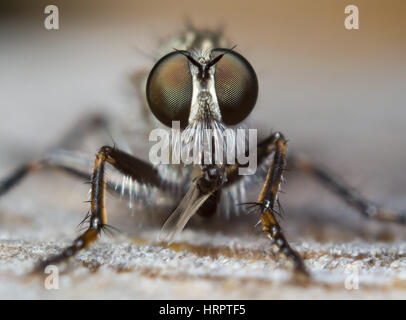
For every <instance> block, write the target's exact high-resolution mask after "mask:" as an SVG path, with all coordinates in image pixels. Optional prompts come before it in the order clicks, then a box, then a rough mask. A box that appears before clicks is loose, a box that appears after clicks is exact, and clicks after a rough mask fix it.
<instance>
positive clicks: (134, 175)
mask: <svg viewBox="0 0 406 320" xmlns="http://www.w3.org/2000/svg"><path fill="white" fill-rule="evenodd" d="M106 162H107V163H109V164H110V165H112V166H113V167H114V168H115V169H116V170H118V171H119V172H120V173H121V174H123V175H125V176H128V177H130V178H131V179H133V180H134V181H137V182H139V183H143V184H149V185H151V186H157V187H160V185H161V179H160V177H159V174H158V172H157V171H156V170H155V169H154V168H153V167H152V166H151V165H150V164H148V163H146V162H144V161H141V160H139V159H137V158H135V157H133V156H132V155H130V154H127V153H125V152H123V151H120V150H118V149H116V148H112V147H108V146H104V147H102V148H101V149H100V150H99V152H98V153H97V155H96V159H95V162H94V169H93V174H92V177H91V198H90V204H91V206H90V213H89V217H88V222H89V226H88V228H87V230H86V231H85V232H83V233H82V234H81V235H80V236H79V237H77V238H76V239H75V240H74V241H73V243H72V245H71V246H69V247H67V248H66V249H64V250H63V251H62V252H61V253H60V254H58V255H55V256H53V257H50V258H48V259H46V260H45V261H43V262H41V263H40V264H39V265H38V266H37V268H36V270H37V271H42V270H43V269H44V268H45V267H46V266H47V265H50V264H55V263H60V262H63V261H64V260H67V259H68V258H70V257H72V256H74V255H75V254H76V253H77V252H78V251H80V250H82V249H84V248H86V247H89V246H90V245H91V244H92V243H93V242H94V241H95V240H96V239H97V237H98V235H99V234H100V233H101V231H103V229H105V228H106V227H107V213H106V208H105V193H106V178H105V164H106Z"/></svg>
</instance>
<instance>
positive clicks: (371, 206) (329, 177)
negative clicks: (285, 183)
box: [289, 155, 406, 224]
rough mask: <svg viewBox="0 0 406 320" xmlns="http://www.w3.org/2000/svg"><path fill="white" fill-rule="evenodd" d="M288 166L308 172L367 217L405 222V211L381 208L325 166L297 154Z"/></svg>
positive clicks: (291, 158)
mask: <svg viewBox="0 0 406 320" xmlns="http://www.w3.org/2000/svg"><path fill="white" fill-rule="evenodd" d="M289 166H291V167H292V169H296V170H300V171H303V172H305V173H307V174H310V175H311V176H312V177H314V178H316V179H317V180H318V181H319V182H321V183H322V184H323V185H324V186H326V187H327V188H328V189H330V190H331V191H332V192H333V193H335V194H336V195H337V196H338V197H340V198H341V199H342V200H343V201H345V202H346V203H347V204H348V205H350V206H351V207H353V208H354V209H356V210H357V211H358V212H360V213H361V214H362V215H363V216H365V217H367V218H370V219H375V220H378V221H382V222H395V223H400V224H405V223H406V211H404V212H395V211H392V210H390V209H386V208H382V207H381V206H379V205H377V204H376V203H374V202H372V201H370V200H368V199H366V198H364V197H363V196H362V195H361V194H360V193H359V192H358V191H357V190H355V189H354V188H352V187H351V186H350V185H348V184H347V183H346V182H344V181H343V180H342V179H340V178H339V177H338V176H336V175H334V174H333V173H331V172H329V170H327V169H326V168H323V167H322V166H320V165H317V164H315V163H313V162H311V161H309V160H307V159H306V158H304V157H300V156H298V155H292V156H290V157H289Z"/></svg>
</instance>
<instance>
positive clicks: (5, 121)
mask: <svg viewBox="0 0 406 320" xmlns="http://www.w3.org/2000/svg"><path fill="white" fill-rule="evenodd" d="M49 4H53V5H56V6H58V8H59V30H46V29H45V28H44V19H45V17H46V15H45V14H44V8H45V6H46V5H49ZM349 4H353V5H356V6H358V9H359V26H360V29H359V30H346V29H345V28H344V19H345V17H346V14H345V13H344V8H345V7H346V6H347V5H349ZM186 18H187V19H189V20H190V21H191V22H192V23H193V24H194V25H195V26H196V27H202V28H217V27H218V26H223V27H224V30H225V32H224V34H225V36H226V38H227V39H229V40H230V42H231V44H233V45H234V44H236V45H238V46H237V49H236V50H237V51H238V52H240V53H241V54H243V55H244V56H245V57H246V58H247V59H248V60H249V61H250V62H251V64H252V65H253V66H254V68H255V70H256V71H257V75H258V78H259V83H260V92H259V101H258V103H257V107H256V108H255V109H254V111H253V113H252V120H253V123H255V124H256V125H257V126H258V128H259V129H260V130H261V132H262V134H267V133H268V132H269V131H270V130H271V129H273V130H280V131H282V132H283V133H284V134H285V135H286V136H287V137H288V139H289V146H290V148H291V149H295V150H296V151H300V152H303V153H305V154H307V155H308V156H309V157H311V158H313V159H315V160H317V161H319V162H321V163H323V164H324V165H326V166H327V167H329V168H331V169H332V170H333V171H334V172H336V173H337V174H340V175H342V176H343V177H345V178H346V180H347V181H349V182H350V183H351V184H352V185H353V186H355V187H358V188H360V189H361V190H362V192H363V194H365V195H367V196H368V197H369V198H371V199H374V200H375V201H377V202H379V203H383V204H387V205H389V206H390V207H391V208H394V209H401V208H403V207H406V202H405V200H404V199H405V194H406V174H405V172H406V171H405V170H406V161H405V160H406V148H405V138H406V133H405V124H406V119H405V117H406V111H405V101H406V99H405V98H406V41H405V35H406V2H405V1H403V0H388V1H383V0H378V1H377V0H365V1H363V0H354V1H341V0H331V1H325V0H307V1H303V0H284V1H282V0H280V1H256V0H253V1H211V0H206V1H203V2H194V1H186V0H185V1H179V0H176V1H158V0H148V1H114V2H113V1H55V0H53V1H20V0H17V1H2V2H1V4H0V70H1V72H0V176H4V175H5V174H6V173H7V172H9V171H10V170H11V169H13V168H15V167H16V165H17V164H19V163H23V162H25V161H28V160H30V159H32V158H34V157H37V156H40V155H41V154H42V153H43V152H45V151H46V150H48V148H49V147H50V146H52V145H53V144H55V143H56V142H57V141H58V140H59V139H60V137H61V136H62V135H63V133H64V132H66V131H67V130H69V128H71V127H72V126H73V124H74V123H75V122H76V121H77V119H79V118H81V117H82V115H83V114H84V113H89V112H91V111H95V112H97V111H102V112H107V113H108V114H111V115H112V116H117V117H126V115H127V114H129V113H131V112H132V110H134V109H135V108H136V107H137V103H138V99H137V97H136V95H135V91H134V87H133V83H132V81H131V77H132V75H133V74H134V72H135V71H137V70H139V69H141V70H144V69H145V70H148V69H150V68H152V66H153V61H151V59H150V58H148V55H152V56H153V55H154V54H155V51H156V49H157V47H158V45H159V44H160V42H161V41H163V40H165V39H167V37H170V36H171V35H173V34H174V33H177V32H179V31H182V30H184V28H185V26H184V21H185V19H186ZM136 120H137V119H136V118H134V126H135V127H136V126H137V121H136ZM133 139H137V137H134V138H133ZM97 147H98V146H94V147H92V148H89V149H88V151H89V152H90V153H94V152H95V151H96V149H97ZM290 180H295V179H294V178H293V177H289V181H290ZM56 183H59V184H58V185H61V184H62V185H63V184H64V183H66V178H65V177H63V178H57V177H56V178H55V177H52V178H48V179H47V180H46V183H44V188H45V189H40V188H35V186H36V184H35V182H31V184H30V183H29V184H28V185H27V186H26V188H25V189H24V187H23V189H20V195H21V194H24V195H25V196H27V197H28V198H29V197H32V198H33V199H37V200H35V201H40V200H38V199H42V200H43V201H44V202H45V201H49V200H51V201H52V199H49V198H50V196H49V194H50V193H52V192H56V191H55V184H56ZM70 183H71V185H72V186H76V184H74V182H72V181H71V182H70ZM41 188H42V186H41ZM75 188H76V187H75ZM85 189H86V188H85ZM285 189H287V193H288V194H287V195H283V196H282V199H283V203H284V204H285V207H287V208H288V210H287V211H288V212H289V213H287V217H288V218H287V219H285V220H284V222H283V224H284V225H285V227H286V229H287V231H288V233H289V232H290V233H291V235H296V236H297V235H299V236H300V235H301V234H302V235H303V233H305V234H307V233H306V231H303V230H307V229H306V228H302V227H301V226H302V225H301V223H305V222H306V221H309V223H310V224H311V225H310V226H309V227H308V228H315V227H317V226H318V224H317V221H324V222H323V224H327V227H328V226H330V227H331V228H330V229H328V230H329V232H326V234H327V235H326V236H323V237H321V238H320V239H325V238H327V239H328V240H331V239H334V236H333V235H332V234H333V233H337V234H339V235H340V236H339V237H340V239H341V238H342V235H345V234H346V233H348V239H352V238H354V237H357V236H364V237H365V238H366V239H370V238H369V236H368V235H370V234H372V235H373V236H372V240H376V239H378V238H380V236H379V235H381V234H382V232H383V231H382V230H386V228H387V226H383V227H381V226H377V225H375V224H374V222H366V221H365V219H362V218H361V217H358V215H357V214H355V213H354V212H352V211H351V210H350V209H348V208H347V207H346V206H345V205H343V204H342V203H341V202H339V201H338V200H337V199H335V198H334V197H331V196H330V195H329V193H328V192H327V191H324V189H322V188H321V187H320V186H318V185H317V184H315V183H313V182H312V181H311V180H309V179H303V177H302V178H300V179H298V181H297V182H296V183H292V184H289V185H287V186H286V187H285ZM42 190H45V191H42ZM23 191H25V192H26V193H23ZM81 191H82V190H81ZM77 194H81V193H79V192H77ZM14 199H19V198H18V196H17V195H16V194H14ZM69 200H70V202H75V201H76V200H77V198H75V196H70V197H69ZM80 200H83V197H82V198H80ZM2 201H3V205H2V206H3V208H4V207H6V208H9V209H10V208H12V206H13V205H16V203H15V202H13V204H10V203H9V204H7V203H8V202H7V203H6V202H5V200H3V199H2ZM17 205H18V204H17ZM53 205H54V207H55V208H56V207H57V206H58V202H57V200H54V204H53ZM80 208H81V210H82V211H81V213H83V209H82V208H83V207H80ZM16 211H18V210H17V209H16ZM285 211H286V208H285ZM63 217H65V218H66V216H64V215H61V216H59V218H58V219H62V218H63ZM78 217H80V215H78V214H77V215H76V216H75V219H76V220H78V219H79V220H80V218H78ZM53 219H57V218H53ZM346 219H349V220H351V223H350V225H351V226H350V227H348V225H349V224H348V223H346V222H343V221H344V220H346ZM76 220H75V221H76ZM290 220H296V221H299V222H300V223H298V224H294V223H292V224H291V225H290V223H291V222H290ZM61 221H62V220H61ZM287 221H288V222H287ZM354 221H355V222H354ZM60 223H61V224H62V225H63V222H60ZM72 225H74V223H73V224H72ZM365 225H368V226H372V227H374V228H376V229H377V230H378V231H376V234H378V236H377V235H376V234H374V233H373V232H372V233H369V229H365ZM64 227H65V225H64ZM340 227H342V228H341V229H340ZM58 228H59V227H58ZM69 228H71V225H67V226H66V230H69ZM337 229H338V230H337ZM16 230H17V222H16V228H15V231H16ZM70 230H71V229H70ZM333 230H334V231H333ZM366 230H368V232H367V231H366ZM388 230H389V229H388ZM390 230H393V229H390ZM395 230H396V231H397V232H399V234H403V233H404V232H402V230H403V229H402V228H397V229H396V227H395ZM59 231H60V230H59ZM330 231H331V232H330ZM3 232H6V231H3ZM16 232H17V231H16ZM50 232H51V231H50ZM66 232H67V233H68V232H69V231H66ZM51 234H52V235H53V236H55V237H56V235H57V234H58V233H57V231H55V230H54V231H53V232H52V233H51ZM68 234H69V233H68ZM309 234H311V232H310V231H309ZM3 235H9V233H8V232H6V233H3ZM316 238H317V237H316ZM383 238H384V237H383ZM383 238H382V239H383Z"/></svg>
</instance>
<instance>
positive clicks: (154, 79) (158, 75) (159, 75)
mask: <svg viewBox="0 0 406 320" xmlns="http://www.w3.org/2000/svg"><path fill="white" fill-rule="evenodd" d="M192 90H193V87H192V75H191V74H190V70H189V62H188V59H187V58H186V57H185V56H184V55H182V54H181V53H179V52H172V53H169V54H167V55H166V56H164V57H163V58H161V59H160V60H159V61H158V62H157V63H156V64H155V66H154V67H153V69H152V71H151V72H150V74H149V76H148V80H147V101H148V104H149V107H150V109H151V111H152V113H153V114H154V115H155V117H157V118H158V120H159V121H161V122H162V123H163V124H165V125H167V126H168V127H171V125H172V121H180V126H181V128H184V127H185V126H186V125H187V123H188V118H189V111H190V104H191V101H192Z"/></svg>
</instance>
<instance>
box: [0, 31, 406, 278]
mask: <svg viewBox="0 0 406 320" xmlns="http://www.w3.org/2000/svg"><path fill="white" fill-rule="evenodd" d="M144 83H146V85H145V87H144V89H145V90H143V91H144V92H145V94H146V99H145V98H144V99H142V101H145V102H146V104H147V106H148V107H149V110H150V111H151V113H150V114H152V115H153V116H154V117H155V118H156V119H157V120H159V122H161V123H162V124H163V125H165V126H168V127H170V126H171V125H172V122H173V121H177V122H178V123H179V126H180V129H181V131H182V136H185V137H187V138H188V139H189V140H191V141H193V144H194V145H196V144H197V145H198V146H199V143H201V141H202V140H200V138H201V137H202V136H204V134H205V133H204V132H205V131H204V130H212V131H213V132H214V135H213V136H211V137H210V138H209V140H207V141H206V142H208V143H206V146H207V147H208V149H205V150H203V151H199V152H201V154H200V159H203V158H205V157H203V153H204V154H205V155H207V150H209V151H210V152H209V157H208V158H209V160H210V161H208V162H207V163H204V162H201V163H197V164H196V163H191V164H187V165H184V164H180V165H174V164H160V165H153V164H152V163H151V162H150V161H146V160H141V159H139V158H137V157H135V156H134V155H132V154H130V153H128V152H125V151H123V150H120V149H119V148H116V147H115V146H107V145H106V146H103V147H101V148H100V149H99V150H98V152H97V154H96V157H95V159H94V165H93V171H92V172H91V173H89V172H87V171H86V170H81V169H79V168H78V166H77V164H78V163H81V161H82V159H81V158H80V156H79V155H77V154H76V153H74V152H62V151H55V152H51V153H50V154H49V155H47V156H46V157H44V158H43V159H41V160H39V161H35V162H32V163H28V164H26V165H23V166H21V167H20V168H17V170H16V171H15V172H13V173H12V174H10V175H9V176H8V177H6V178H5V179H3V180H2V181H1V183H0V196H2V195H4V194H5V193H6V192H7V191H9V190H10V189H12V188H13V187H14V186H15V185H17V184H18V183H19V182H20V181H21V180H22V179H23V178H24V177H26V176H27V175H28V174H31V173H33V172H35V171H38V170H41V169H44V168H59V169H63V170H65V171H67V172H68V173H70V174H73V175H75V176H77V177H80V178H84V179H88V180H89V181H90V185H91V190H90V201H89V202H90V210H89V212H88V215H87V216H86V218H85V219H84V223H86V229H85V230H84V232H83V233H82V234H80V235H79V236H78V237H77V238H76V239H75V240H74V241H73V242H72V244H71V245H70V246H69V247H67V248H65V249H64V250H63V251H62V252H60V253H59V254H57V255H55V256H51V257H49V258H47V259H46V260H44V261H42V262H41V263H39V265H38V266H37V270H42V269H43V268H44V267H46V266H47V265H49V264H56V263H60V262H63V261H65V260H67V259H68V258H70V257H72V256H74V255H75V254H77V253H78V252H79V251H80V250H82V249H85V248H87V247H89V246H90V245H91V244H92V243H93V242H94V241H96V240H97V238H98V236H99V235H100V234H101V232H102V231H103V230H106V229H108V228H109V226H108V225H107V216H108V213H107V211H106V206H105V200H106V190H107V189H111V190H112V191H113V192H118V193H121V194H127V195H130V198H131V201H142V199H141V198H142V196H143V195H144V196H146V193H149V198H150V200H152V201H154V197H153V195H151V194H153V190H156V191H159V192H163V193H164V194H166V196H167V197H168V198H169V199H172V200H173V211H172V214H171V215H170V216H169V218H168V219H167V221H166V222H165V224H164V225H163V227H162V231H161V239H163V240H165V241H167V242H172V241H174V239H175V237H176V236H177V234H178V233H179V232H181V231H182V229H183V228H184V227H185V226H186V224H187V223H188V221H189V220H190V219H191V218H192V217H193V216H195V215H200V216H204V217H211V216H213V215H214V214H215V213H216V212H217V211H225V212H227V214H228V213H232V212H233V211H235V210H237V209H238V210H243V211H253V212H254V213H255V214H257V215H258V218H259V220H260V222H261V224H262V230H263V232H264V233H265V235H266V236H267V237H268V238H269V244H270V245H271V246H272V247H273V249H274V251H275V253H277V254H281V255H284V256H285V257H287V259H288V260H290V261H291V262H292V263H293V266H294V272H295V273H298V274H303V275H309V272H308V270H307V268H306V266H305V263H304V261H303V259H302V258H301V256H300V255H299V254H298V252H297V251H296V250H294V248H292V247H291V245H290V244H289V242H288V241H287V239H286V237H285V236H284V234H283V232H282V229H281V227H280V224H279V222H278V214H279V211H280V209H279V208H280V206H279V199H278V194H279V192H280V185H281V182H282V180H283V174H284V171H285V170H286V167H287V164H288V163H289V166H290V167H291V168H293V169H297V170H301V171H304V172H307V173H309V174H310V175H311V176H313V177H315V178H316V179H318V181H320V182H321V183H323V184H324V185H325V186H326V187H328V188H330V189H331V190H332V191H333V192H334V193H336V194H337V195H338V196H339V197H340V198H342V199H343V200H344V201H345V202H347V203H348V204H349V205H351V206H352V207H354V208H355V209H356V210H358V211H359V212H360V213H361V214H363V215H364V216H365V217H367V218H372V219H376V220H380V221H386V222H397V223H405V222H406V215H405V214H404V213H403V214H401V213H396V212H393V211H390V210H387V209H383V208H381V207H379V206H378V205H376V204H375V203H373V202H371V201H368V200H366V199H365V198H363V197H362V196H361V195H360V194H359V193H358V192H357V191H355V190H354V189H353V188H351V187H350V186H348V185H347V184H346V183H345V182H343V181H342V180H341V179H339V178H338V177H336V176H335V175H333V174H331V173H330V172H328V170H326V169H324V168H322V167H320V166H318V165H316V164H314V163H312V162H310V161H308V160H305V159H304V158H302V157H299V156H297V155H295V154H292V153H290V154H289V155H288V153H287V140H286V138H285V136H284V135H283V134H282V133H281V132H275V133H272V134H270V135H269V137H267V138H266V139H264V140H263V141H261V142H259V143H258V144H257V145H256V148H255V150H256V155H257V157H256V163H255V167H256V168H257V170H256V172H255V174H254V175H252V176H243V175H240V174H239V169H241V168H243V167H246V166H247V164H243V163H240V162H239V161H234V162H233V163H231V164H230V163H226V162H224V161H223V162H218V161H217V162H216V156H217V154H216V152H220V153H222V152H223V150H221V147H223V148H224V146H225V145H226V144H227V143H230V142H227V143H225V142H226V140H227V139H223V140H222V139H221V138H216V137H222V136H223V133H224V132H225V131H226V129H227V128H236V127H239V126H242V125H243V124H244V122H245V120H246V119H247V118H248V116H249V115H250V113H251V112H252V111H253V109H254V107H255V104H256V100H257V96H258V80H257V75H256V73H255V71H254V68H253V67H252V66H251V64H250V63H249V62H248V60H247V59H246V58H244V57H243V56H242V55H241V54H239V53H238V52H236V51H235V48H231V47H230V46H229V45H228V43H227V42H226V41H225V40H224V39H223V37H222V34H221V32H218V31H208V30H196V29H194V28H191V29H190V30H188V31H186V32H185V33H182V34H180V35H179V36H177V37H174V38H173V39H171V40H170V41H168V43H167V44H165V45H164V46H163V49H162V50H161V52H160V55H159V60H158V61H157V62H156V64H155V65H154V66H153V68H152V70H151V71H150V73H149V75H148V77H147V81H146V82H145V81H144ZM148 119H150V118H148ZM99 120H100V119H99ZM92 123H93V125H94V124H95V123H96V124H97V125H98V126H103V124H104V121H96V122H94V121H93V122H92ZM231 138H235V137H234V136H232V135H231ZM222 143H223V144H222ZM232 143H238V141H237V142H235V141H234V142H232ZM199 147H201V146H199ZM203 149H204V148H203ZM243 152H244V153H246V152H248V151H247V150H246V149H243ZM107 165H109V166H111V167H112V168H113V169H114V170H115V171H116V172H118V173H120V174H121V175H122V176H123V177H124V179H123V182H122V183H121V184H117V183H116V184H113V183H111V181H109V179H108V177H107V176H106V166H107ZM257 181H261V182H262V184H263V186H262V190H261V192H260V194H259V195H258V197H257V199H256V201H251V202H250V201H249V199H245V197H244V194H245V191H246V190H247V188H248V186H249V185H250V184H252V183H257ZM140 186H142V187H145V188H146V190H147V191H146V192H144V194H143V195H142V194H141V189H140V188H139V187H140ZM145 188H144V189H145ZM144 191H145V190H144ZM134 195H135V197H134ZM241 204H243V205H242V206H241ZM147 210H148V207H147Z"/></svg>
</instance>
